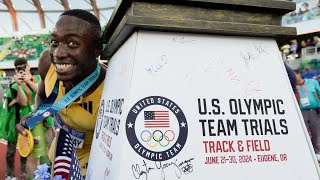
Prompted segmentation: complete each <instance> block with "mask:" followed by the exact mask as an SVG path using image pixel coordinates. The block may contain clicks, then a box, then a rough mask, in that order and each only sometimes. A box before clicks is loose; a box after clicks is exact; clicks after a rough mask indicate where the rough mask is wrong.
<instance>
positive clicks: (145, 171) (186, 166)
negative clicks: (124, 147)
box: [131, 158, 194, 180]
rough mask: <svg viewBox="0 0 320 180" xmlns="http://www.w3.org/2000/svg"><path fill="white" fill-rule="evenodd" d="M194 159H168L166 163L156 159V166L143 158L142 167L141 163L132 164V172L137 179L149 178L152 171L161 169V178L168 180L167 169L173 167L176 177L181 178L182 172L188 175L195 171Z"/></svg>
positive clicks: (146, 179)
mask: <svg viewBox="0 0 320 180" xmlns="http://www.w3.org/2000/svg"><path fill="white" fill-rule="evenodd" d="M192 160H194V158H190V159H187V160H184V161H182V162H180V163H178V160H177V159H176V160H174V161H169V162H168V161H166V162H165V163H164V162H161V161H154V166H152V165H149V164H147V163H146V161H145V160H143V163H142V165H141V167H140V165H139V164H135V165H132V166H131V168H132V174H133V176H134V178H135V179H141V178H143V179H145V180H148V178H149V175H150V173H155V172H157V171H160V174H161V179H162V180H166V177H167V176H166V170H167V169H169V168H171V169H173V170H174V172H175V175H176V177H177V178H178V179H180V178H181V176H182V173H184V174H185V175H188V174H190V173H192V172H193V165H192V163H191V161H192Z"/></svg>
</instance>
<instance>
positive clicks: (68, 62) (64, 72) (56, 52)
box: [50, 16, 98, 81]
mask: <svg viewBox="0 0 320 180" xmlns="http://www.w3.org/2000/svg"><path fill="white" fill-rule="evenodd" d="M91 33H92V32H91V27H90V23H89V22H87V21H84V20H82V19H80V18H77V17H73V16H61V17H60V18H59V20H58V21H57V23H56V25H55V28H54V30H53V32H52V33H51V39H50V57H51V60H52V62H53V64H54V66H55V69H56V72H57V74H58V79H59V80H61V81H75V80H76V79H80V80H82V79H84V78H85V77H86V76H87V75H88V74H90V72H91V71H92V70H93V69H95V67H96V63H97V62H96V55H97V51H98V45H97V43H96V42H95V41H94V38H93V36H92V35H90V34H91Z"/></svg>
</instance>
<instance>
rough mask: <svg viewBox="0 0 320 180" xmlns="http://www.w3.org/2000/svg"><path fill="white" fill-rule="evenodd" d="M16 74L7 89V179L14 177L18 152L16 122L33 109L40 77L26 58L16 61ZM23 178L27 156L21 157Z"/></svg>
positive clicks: (23, 176)
mask: <svg viewBox="0 0 320 180" xmlns="http://www.w3.org/2000/svg"><path fill="white" fill-rule="evenodd" d="M14 66H15V71H16V74H15V75H14V79H15V82H14V83H13V84H12V85H10V88H9V89H8V90H7V92H6V95H7V102H8V105H7V107H8V114H7V120H6V140H7V155H6V160H7V177H6V180H10V179H15V177H14V156H15V152H16V142H17V139H16V130H15V124H19V123H20V120H21V118H22V117H23V116H26V115H28V114H29V113H30V112H31V111H32V107H33V105H34V104H35V95H36V93H37V81H39V80H40V79H39V78H37V76H33V75H32V74H31V72H30V66H29V65H28V62H27V60H26V59H24V58H18V59H16V60H15V61H14ZM20 166H21V178H26V173H27V172H26V158H23V157H21V165H20Z"/></svg>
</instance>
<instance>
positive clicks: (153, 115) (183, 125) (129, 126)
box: [126, 96, 188, 161]
mask: <svg viewBox="0 0 320 180" xmlns="http://www.w3.org/2000/svg"><path fill="white" fill-rule="evenodd" d="M126 133H127V138H128V141H129V143H130V145H131V147H132V148H133V149H134V150H135V151H136V153H138V154H139V155H140V156H142V157H144V158H146V159H149V160H151V161H165V160H168V159H171V158H173V157H174V156H176V155H177V154H178V153H179V152H180V151H181V150H182V148H183V147H184V145H185V143H186V140H187V136H188V124H187V120H186V117H185V115H184V113H183V112H182V110H181V109H180V107H179V106H178V105H177V104H176V103H174V102H173V101H171V100H170V99H168V98H165V97H161V96H149V97H146V98H143V99H141V100H140V101H138V102H137V103H136V104H134V106H133V107H132V108H131V109H130V111H129V114H128V116H127V120H126Z"/></svg>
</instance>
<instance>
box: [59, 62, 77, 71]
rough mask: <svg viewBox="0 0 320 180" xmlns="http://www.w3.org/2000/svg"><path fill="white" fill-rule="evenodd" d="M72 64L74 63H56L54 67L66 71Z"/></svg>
mask: <svg viewBox="0 0 320 180" xmlns="http://www.w3.org/2000/svg"><path fill="white" fill-rule="evenodd" d="M73 66H74V65H72V64H56V69H57V70H63V71H66V70H69V69H70V68H72V67H73Z"/></svg>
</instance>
